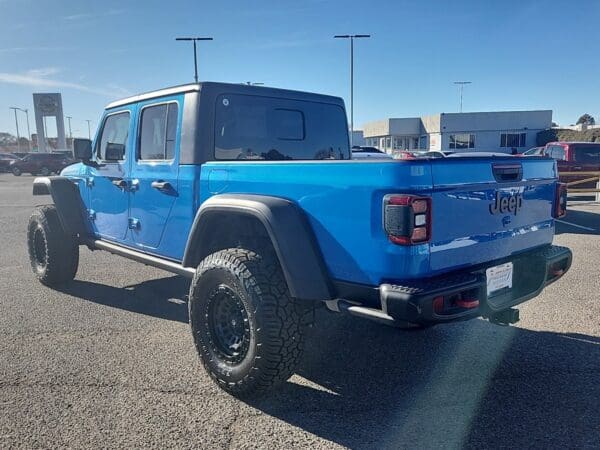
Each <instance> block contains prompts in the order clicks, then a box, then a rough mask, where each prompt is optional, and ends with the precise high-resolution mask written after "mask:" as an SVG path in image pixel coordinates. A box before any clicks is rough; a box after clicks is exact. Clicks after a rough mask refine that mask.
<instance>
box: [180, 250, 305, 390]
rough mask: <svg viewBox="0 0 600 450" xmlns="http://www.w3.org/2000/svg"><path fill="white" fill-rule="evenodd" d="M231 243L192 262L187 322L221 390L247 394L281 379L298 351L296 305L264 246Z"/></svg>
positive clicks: (299, 316) (298, 308)
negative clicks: (258, 249) (257, 249)
mask: <svg viewBox="0 0 600 450" xmlns="http://www.w3.org/2000/svg"><path fill="white" fill-rule="evenodd" d="M261 253H262V254H258V253H255V252H253V251H250V250H245V249H239V248H231V249H227V250H221V251H218V252H216V253H213V254H212V255H209V256H207V257H206V258H205V259H204V260H203V261H202V262H201V263H200V265H199V266H198V269H197V270H196V275H195V277H194V280H193V281H192V285H191V288H190V296H189V309H190V325H191V328H192V333H193V337H194V342H195V344H196V349H197V350H198V353H199V355H200V358H201V360H202V363H203V365H204V367H205V369H206V370H207V372H208V373H209V375H210V376H211V377H212V378H213V380H215V381H216V382H217V384H218V385H219V386H220V387H221V388H222V389H224V390H225V391H227V392H229V393H231V394H233V395H236V396H247V395H252V394H256V393H259V392H262V391H266V390H267V389H268V388H270V387H271V386H272V385H274V384H276V383H278V382H282V381H285V380H287V379H288V378H289V377H290V376H291V375H292V373H293V372H294V369H295V367H296V364H297V362H298V360H299V359H300V357H301V355H302V350H303V342H304V326H303V325H302V318H303V311H306V306H304V307H303V306H302V305H300V304H298V303H297V302H296V301H294V300H293V299H292V298H291V297H290V294H289V291H288V288H287V285H286V282H285V279H284V278H283V274H282V272H281V268H280V266H279V263H278V261H277V259H276V257H275V256H274V255H271V254H270V253H271V252H269V251H265V252H261Z"/></svg>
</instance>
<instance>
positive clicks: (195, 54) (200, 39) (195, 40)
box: [175, 37, 213, 83]
mask: <svg viewBox="0 0 600 450" xmlns="http://www.w3.org/2000/svg"><path fill="white" fill-rule="evenodd" d="M175 40H176V41H192V42H193V43H194V80H195V82H196V83H197V82H198V55H197V53H196V42H197V41H212V40H213V38H211V37H178V38H175Z"/></svg>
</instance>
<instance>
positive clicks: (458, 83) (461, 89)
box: [454, 81, 471, 112]
mask: <svg viewBox="0 0 600 450" xmlns="http://www.w3.org/2000/svg"><path fill="white" fill-rule="evenodd" d="M454 84H457V85H459V86H460V112H462V98H463V88H464V87H465V84H471V82H470V81H455V82H454Z"/></svg>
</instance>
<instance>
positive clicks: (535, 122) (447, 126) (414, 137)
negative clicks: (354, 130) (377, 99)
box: [363, 110, 552, 153]
mask: <svg viewBox="0 0 600 450" xmlns="http://www.w3.org/2000/svg"><path fill="white" fill-rule="evenodd" d="M551 126H552V111H551V110H541V111H499V112H469V113H440V114H434V115H432V116H423V117H409V118H397V119H383V120H378V121H376V122H370V123H367V124H365V125H364V126H363V138H364V145H367V146H372V147H377V148H379V149H380V150H385V151H386V152H387V153H393V152H394V151H399V150H414V149H424V150H442V151H461V152H465V151H480V152H505V153H511V151H512V150H513V149H517V150H519V151H523V150H526V149H528V148H531V147H535V146H536V137H537V133H538V132H540V131H543V130H546V129H548V128H550V127H551Z"/></svg>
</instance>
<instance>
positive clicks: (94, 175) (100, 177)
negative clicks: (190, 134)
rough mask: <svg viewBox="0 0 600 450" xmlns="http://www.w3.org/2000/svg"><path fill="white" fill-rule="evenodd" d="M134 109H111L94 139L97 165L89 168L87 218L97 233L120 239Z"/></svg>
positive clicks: (124, 222)
mask: <svg viewBox="0 0 600 450" xmlns="http://www.w3.org/2000/svg"><path fill="white" fill-rule="evenodd" d="M133 112H134V108H133V107H131V108H124V109H121V110H118V111H114V112H112V111H111V112H110V113H109V114H107V115H106V116H105V117H104V120H103V122H102V126H101V128H100V133H99V134H98V136H97V139H96V145H95V153H96V155H95V159H96V162H97V163H98V167H95V168H92V169H91V170H90V177H89V178H88V186H89V196H90V197H89V198H90V203H89V205H90V206H89V211H88V214H89V217H90V222H91V223H92V227H93V229H94V232H95V233H96V235H97V236H99V237H102V238H103V239H107V240H111V241H117V242H122V241H124V240H125V238H126V236H127V217H128V212H129V194H128V182H127V176H128V172H129V160H130V159H131V155H130V153H131V151H130V149H131V147H132V144H133V133H132V130H131V128H132V124H131V122H132V120H131V116H132V114H133Z"/></svg>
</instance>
